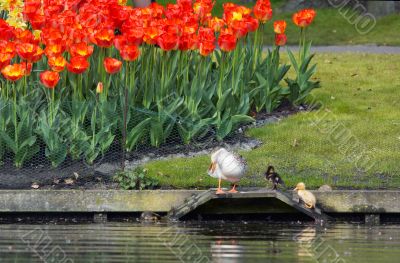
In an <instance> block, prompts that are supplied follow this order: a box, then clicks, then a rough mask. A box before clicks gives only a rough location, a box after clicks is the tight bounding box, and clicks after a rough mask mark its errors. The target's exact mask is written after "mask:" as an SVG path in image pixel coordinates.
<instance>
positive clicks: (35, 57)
mask: <svg viewBox="0 0 400 263" xmlns="http://www.w3.org/2000/svg"><path fill="white" fill-rule="evenodd" d="M43 53H44V51H43V49H41V48H40V47H38V48H37V49H36V52H35V54H33V56H32V58H31V59H30V60H29V61H30V62H37V61H39V60H40V59H41V58H42V55H43Z"/></svg>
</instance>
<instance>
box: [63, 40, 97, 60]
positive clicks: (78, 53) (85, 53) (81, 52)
mask: <svg viewBox="0 0 400 263" xmlns="http://www.w3.org/2000/svg"><path fill="white" fill-rule="evenodd" d="M69 53H70V54H71V56H72V57H84V58H88V57H90V56H91V55H92V53H93V46H88V45H87V44H86V43H85V42H81V43H78V44H73V45H71V46H70V48H69Z"/></svg>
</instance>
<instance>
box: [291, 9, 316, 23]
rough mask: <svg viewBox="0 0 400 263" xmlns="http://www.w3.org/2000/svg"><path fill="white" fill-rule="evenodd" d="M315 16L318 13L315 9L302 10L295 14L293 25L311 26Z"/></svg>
mask: <svg viewBox="0 0 400 263" xmlns="http://www.w3.org/2000/svg"><path fill="white" fill-rule="evenodd" d="M315 15H316V12H315V10H314V9H303V10H300V11H299V12H297V13H295V14H293V17H292V19H293V23H295V25H296V26H298V27H306V26H309V25H310V24H311V23H312V21H313V20H314V17H315Z"/></svg>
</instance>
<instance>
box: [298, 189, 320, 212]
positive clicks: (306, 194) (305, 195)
mask: <svg viewBox="0 0 400 263" xmlns="http://www.w3.org/2000/svg"><path fill="white" fill-rule="evenodd" d="M294 190H295V191H297V195H298V196H299V197H300V199H301V200H302V201H303V202H304V204H305V206H306V207H307V208H315V203H316V202H317V199H316V198H315V195H314V194H313V193H311V192H310V191H307V190H306V185H305V184H304V183H298V184H297V185H296V188H295V189H294Z"/></svg>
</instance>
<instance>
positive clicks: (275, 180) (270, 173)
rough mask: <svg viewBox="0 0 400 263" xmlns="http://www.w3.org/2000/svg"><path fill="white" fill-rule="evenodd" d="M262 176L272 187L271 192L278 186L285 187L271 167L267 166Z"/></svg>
mask: <svg viewBox="0 0 400 263" xmlns="http://www.w3.org/2000/svg"><path fill="white" fill-rule="evenodd" d="M264 175H265V179H266V180H268V181H270V182H271V183H272V184H273V185H274V187H273V188H272V189H273V190H277V189H278V185H281V186H283V187H285V183H284V182H283V180H282V178H281V177H280V176H279V174H278V173H277V172H275V168H274V167H273V166H272V165H270V166H268V169H267V171H266V172H265V174H264Z"/></svg>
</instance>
